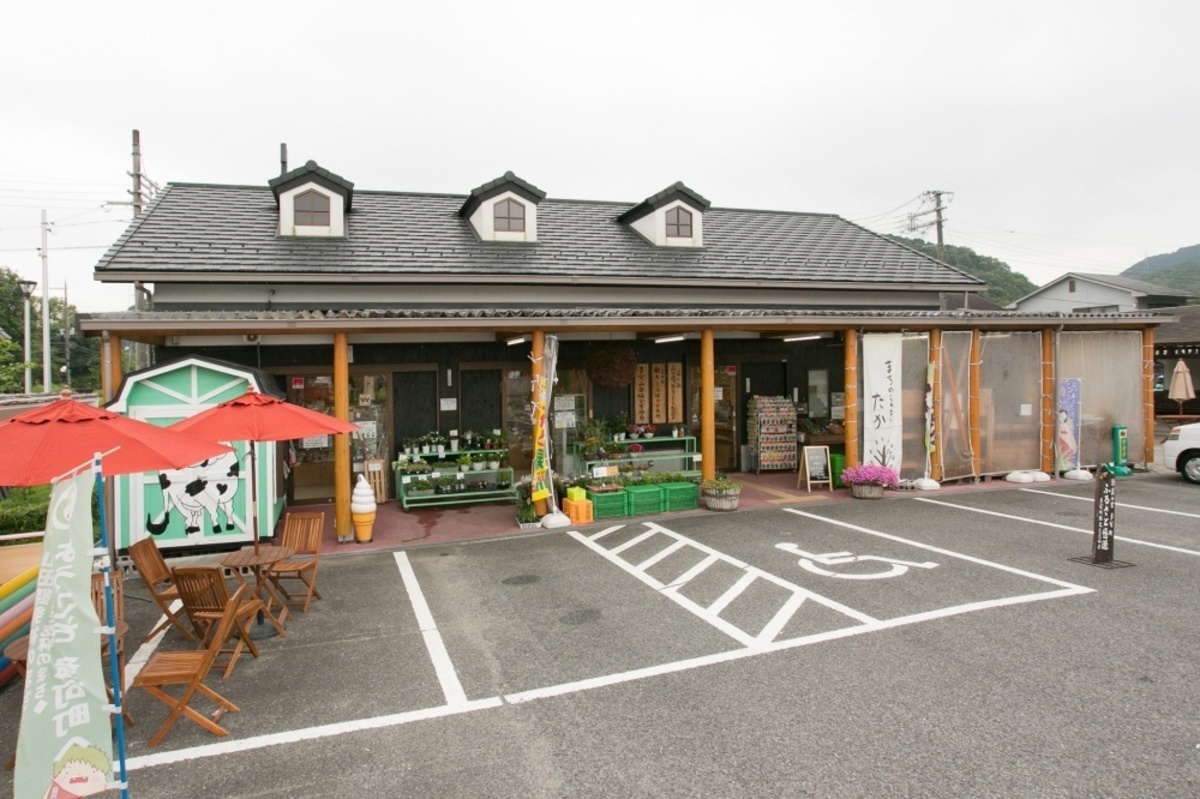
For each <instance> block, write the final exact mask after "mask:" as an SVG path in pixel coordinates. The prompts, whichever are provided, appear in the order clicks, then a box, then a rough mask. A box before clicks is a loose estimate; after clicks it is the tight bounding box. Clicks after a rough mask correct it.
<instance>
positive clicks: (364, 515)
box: [350, 474, 375, 544]
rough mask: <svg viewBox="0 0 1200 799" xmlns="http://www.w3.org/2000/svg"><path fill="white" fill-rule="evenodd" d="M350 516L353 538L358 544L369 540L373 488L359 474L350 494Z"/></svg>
mask: <svg viewBox="0 0 1200 799" xmlns="http://www.w3.org/2000/svg"><path fill="white" fill-rule="evenodd" d="M350 518H351V519H353V520H354V540H355V541H357V542H358V543H360V544H367V543H370V541H371V530H372V528H374V526H375V490H374V489H372V488H371V484H370V483H368V482H367V478H366V477H364V476H362V475H361V474H360V475H359V476H358V482H357V483H355V484H354V493H352V494H351V495H350Z"/></svg>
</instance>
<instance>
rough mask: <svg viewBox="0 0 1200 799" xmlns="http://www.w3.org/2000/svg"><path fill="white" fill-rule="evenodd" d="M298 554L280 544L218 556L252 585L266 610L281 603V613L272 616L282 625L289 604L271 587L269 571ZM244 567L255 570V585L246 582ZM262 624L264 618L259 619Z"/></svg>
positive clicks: (242, 549)
mask: <svg viewBox="0 0 1200 799" xmlns="http://www.w3.org/2000/svg"><path fill="white" fill-rule="evenodd" d="M295 554H296V550H294V549H292V548H291V547H280V546H260V547H259V548H258V551H257V552H256V551H255V550H254V547H243V548H241V549H239V550H238V551H237V552H229V553H227V554H225V555H222V556H221V557H219V558H217V562H218V563H220V564H221V565H222V566H225V567H226V568H229V569H232V570H233V573H234V576H236V577H237V579H238V581H239V582H241V583H242V585H246V586H249V587H250V590H251V591H253V592H254V593H255V594H257V595H258V597H259V598H260V599H261V600H262V601H263V605H265V606H266V612H267V613H271V606H272V605H273V604H275V603H276V602H278V603H279V615H278V616H274V615H273V616H272V618H274V619H275V621H277V622H278V623H279V624H280V625H282V624H283V620H284V619H286V618H287V617H288V609H287V605H286V604H285V603H284V601H283V600H282V599H280V598H279V596H278V595H276V593H275V591H274V590H273V589H272V588H271V581H270V580H268V579H267V571H268V569H270V567H271V566H274V565H275V564H276V563H279V562H280V561H281V560H287V559H288V558H290V557H292V556H293V555H295ZM242 569H250V570H251V571H252V572H254V585H250V583H248V582H246V578H245V577H243V576H242ZM258 623H259V624H262V619H259V620H258Z"/></svg>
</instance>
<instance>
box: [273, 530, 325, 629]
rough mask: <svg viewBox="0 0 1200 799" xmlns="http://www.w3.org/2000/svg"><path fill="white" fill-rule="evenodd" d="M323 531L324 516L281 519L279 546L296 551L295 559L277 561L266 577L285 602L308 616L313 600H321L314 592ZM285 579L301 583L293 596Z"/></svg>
mask: <svg viewBox="0 0 1200 799" xmlns="http://www.w3.org/2000/svg"><path fill="white" fill-rule="evenodd" d="M324 532H325V514H324V513H289V514H287V516H286V517H284V520H283V536H282V540H281V541H280V543H281V544H282V545H283V546H285V547H289V548H291V549H294V550H296V557H292V558H288V559H287V560H284V561H280V562H279V563H276V564H275V565H274V566H272V567H271V568H270V570H269V571H268V572H267V578H268V579H269V580H270V581H271V582H272V583H273V584H274V585H275V587H276V588H278V589H279V593H281V594H283V597H284V600H283V601H284V602H285V603H287V604H288V605H292V606H295V607H299V608H300V609H301V610H302V611H303V612H305V613H308V606H309V604H310V603H311V602H312V600H313V597H316V598H317V599H320V598H321V592H320V591H318V590H317V569H318V568H319V567H320V565H321V535H322V534H323V533H324ZM285 580H299V581H300V582H301V583H303V584H304V589H303V590H300V589H299V588H298V587H297V586H296V585H295V584H293V585H292V589H293V590H294V591H296V593H295V594H291V593H288V590H287V588H286V587H285V586H284V585H283V582H284V581H285Z"/></svg>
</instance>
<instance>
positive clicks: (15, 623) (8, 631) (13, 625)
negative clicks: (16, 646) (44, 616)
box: [0, 606, 33, 641]
mask: <svg viewBox="0 0 1200 799" xmlns="http://www.w3.org/2000/svg"><path fill="white" fill-rule="evenodd" d="M32 618H33V607H32V606H31V607H30V608H29V609H28V610H26V611H24V612H22V613H20V614H18V615H17V616H15V617H14V618H13V620H12V621H10V622H9V623H8V624H6V625H5V626H3V627H0V641H7V640H8V639H9V638H12V635H13V633H15V632H16V631H17V630H19V629H20V628H21V627H23V626H24V625H26V624H29V620H30V619H32Z"/></svg>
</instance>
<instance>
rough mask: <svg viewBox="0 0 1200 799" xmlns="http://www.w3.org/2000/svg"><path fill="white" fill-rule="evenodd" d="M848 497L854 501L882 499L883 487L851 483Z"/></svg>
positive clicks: (873, 484) (874, 484) (872, 484)
mask: <svg viewBox="0 0 1200 799" xmlns="http://www.w3.org/2000/svg"><path fill="white" fill-rule="evenodd" d="M850 496H852V497H854V498H855V499H882V498H883V486H881V485H879V484H878V483H851V484H850Z"/></svg>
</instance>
